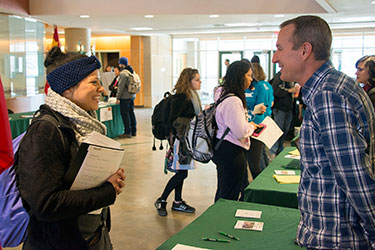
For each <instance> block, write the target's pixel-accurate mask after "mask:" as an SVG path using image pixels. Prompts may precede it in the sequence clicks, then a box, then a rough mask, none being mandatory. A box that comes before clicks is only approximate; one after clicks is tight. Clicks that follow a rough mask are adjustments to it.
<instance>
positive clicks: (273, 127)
mask: <svg viewBox="0 0 375 250" xmlns="http://www.w3.org/2000/svg"><path fill="white" fill-rule="evenodd" d="M262 123H263V124H265V125H266V128H265V129H264V131H263V132H262V133H261V134H260V135H259V136H257V137H255V136H251V138H254V139H257V140H259V141H261V142H263V143H264V144H265V145H266V146H267V148H271V147H272V146H273V144H275V142H276V141H277V140H278V139H279V138H280V137H281V136H282V134H283V131H281V129H280V128H279V126H277V124H276V122H275V121H274V120H272V118H271V117H269V116H267V117H266V118H265V119H264V120H263V121H262Z"/></svg>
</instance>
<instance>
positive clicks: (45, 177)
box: [15, 47, 125, 250]
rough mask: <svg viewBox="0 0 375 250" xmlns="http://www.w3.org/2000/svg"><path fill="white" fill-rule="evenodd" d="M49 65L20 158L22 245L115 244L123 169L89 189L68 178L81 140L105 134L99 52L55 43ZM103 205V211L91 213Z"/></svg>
mask: <svg viewBox="0 0 375 250" xmlns="http://www.w3.org/2000/svg"><path fill="white" fill-rule="evenodd" d="M44 65H45V66H46V67H47V81H48V83H49V84H50V88H49V89H48V94H47V96H46V98H45V104H44V105H41V106H40V109H39V110H38V111H37V112H36V113H35V115H34V118H33V120H32V123H31V125H30V126H29V128H28V130H27V133H26V135H25V136H24V137H23V140H22V142H21V145H20V148H19V150H18V152H17V157H16V159H17V160H16V163H15V166H16V176H17V185H18V186H19V190H20V194H21V197H22V199H23V203H24V206H25V207H26V208H27V210H28V212H29V215H30V222H29V225H28V236H27V239H26V241H25V243H24V245H23V249H26V250H29V249H35V250H36V249H61V250H63V249H64V250H66V249H70V250H73V249H77V250H78V249H79V250H82V249H112V245H111V242H110V239H109V234H108V231H109V222H110V216H109V209H108V206H109V205H111V204H113V203H114V202H115V200H116V197H117V195H118V194H119V193H120V192H121V190H122V188H123V186H124V179H125V176H124V170H123V169H119V170H118V171H116V173H114V174H113V175H112V176H111V177H109V178H108V180H107V181H106V182H104V183H103V184H101V185H99V186H97V187H96V188H91V189H85V190H74V191H72V190H70V185H71V184H72V183H71V181H72V180H71V179H69V178H67V176H68V175H67V172H68V170H69V169H70V168H69V167H70V164H71V162H72V159H74V157H75V154H76V153H77V151H78V148H79V145H80V144H81V142H82V141H83V140H84V139H85V138H86V137H87V136H88V135H89V134H90V133H91V132H93V131H96V132H98V133H101V134H104V135H105V134H106V127H105V125H104V124H102V123H101V122H99V121H98V120H97V119H96V112H95V110H97V109H98V103H99V97H100V94H101V93H102V92H103V87H102V86H101V85H100V82H99V71H98V69H99V68H100V66H101V65H100V62H99V61H98V59H97V58H96V57H95V56H91V57H87V56H85V55H81V54H76V53H68V54H65V53H62V52H61V50H60V49H59V48H58V47H54V48H53V49H52V50H51V51H50V52H49V53H48V55H47V57H46V60H45V62H44ZM47 118H48V119H47ZM98 209H101V210H100V211H101V213H100V214H88V213H90V212H92V211H94V210H98Z"/></svg>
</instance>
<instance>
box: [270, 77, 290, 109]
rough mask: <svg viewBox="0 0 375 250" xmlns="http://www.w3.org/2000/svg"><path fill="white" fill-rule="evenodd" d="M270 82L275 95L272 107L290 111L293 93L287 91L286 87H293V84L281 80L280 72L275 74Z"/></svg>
mask: <svg viewBox="0 0 375 250" xmlns="http://www.w3.org/2000/svg"><path fill="white" fill-rule="evenodd" d="M270 84H271V85H272V88H273V96H274V97H275V100H274V104H273V107H272V109H279V110H282V111H284V112H288V111H291V110H292V109H293V94H292V93H289V92H288V89H290V88H293V86H294V84H293V83H291V82H284V81H283V80H281V79H280V72H279V73H277V74H276V75H275V77H274V78H273V79H272V80H271V81H270Z"/></svg>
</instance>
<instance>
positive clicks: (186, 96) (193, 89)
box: [154, 68, 202, 216]
mask: <svg viewBox="0 0 375 250" xmlns="http://www.w3.org/2000/svg"><path fill="white" fill-rule="evenodd" d="M200 88H201V79H200V75H199V72H198V70H197V69H192V68H185V69H184V70H183V71H182V72H181V74H180V76H179V78H178V80H177V83H176V85H175V87H174V89H173V91H174V92H175V95H174V97H173V99H172V100H171V104H170V105H171V108H170V114H169V119H168V121H169V124H170V125H171V126H170V127H171V128H172V131H171V134H172V135H171V139H170V145H171V146H173V144H174V140H175V139H178V138H179V135H178V131H177V128H176V127H177V125H176V123H178V121H181V120H182V121H183V120H185V121H187V122H190V120H191V119H193V118H194V116H195V115H198V114H199V113H200V112H201V110H202V105H201V102H200V98H199V95H198V93H197V90H200ZM181 143H183V142H181ZM180 150H181V147H180ZM187 161H188V162H185V164H186V165H189V163H190V161H192V159H188V160H187ZM187 175H188V170H177V171H175V175H174V176H172V178H171V179H170V180H169V181H168V183H167V185H166V187H165V188H164V191H163V193H162V195H161V196H160V197H159V198H158V199H157V200H156V201H155V203H154V205H155V207H156V209H157V212H158V214H159V215H160V216H166V215H167V210H166V205H167V198H168V196H169V194H170V193H171V192H172V191H173V190H174V191H175V199H174V201H173V204H172V210H174V211H180V212H185V213H194V212H195V208H193V207H191V206H189V205H188V204H186V202H185V201H184V200H182V187H183V184H184V180H185V179H186V177H187Z"/></svg>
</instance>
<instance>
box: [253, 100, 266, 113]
mask: <svg viewBox="0 0 375 250" xmlns="http://www.w3.org/2000/svg"><path fill="white" fill-rule="evenodd" d="M263 106H264V103H259V104H257V105H255V107H254V110H253V114H254V115H258V114H262V107H263Z"/></svg>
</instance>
